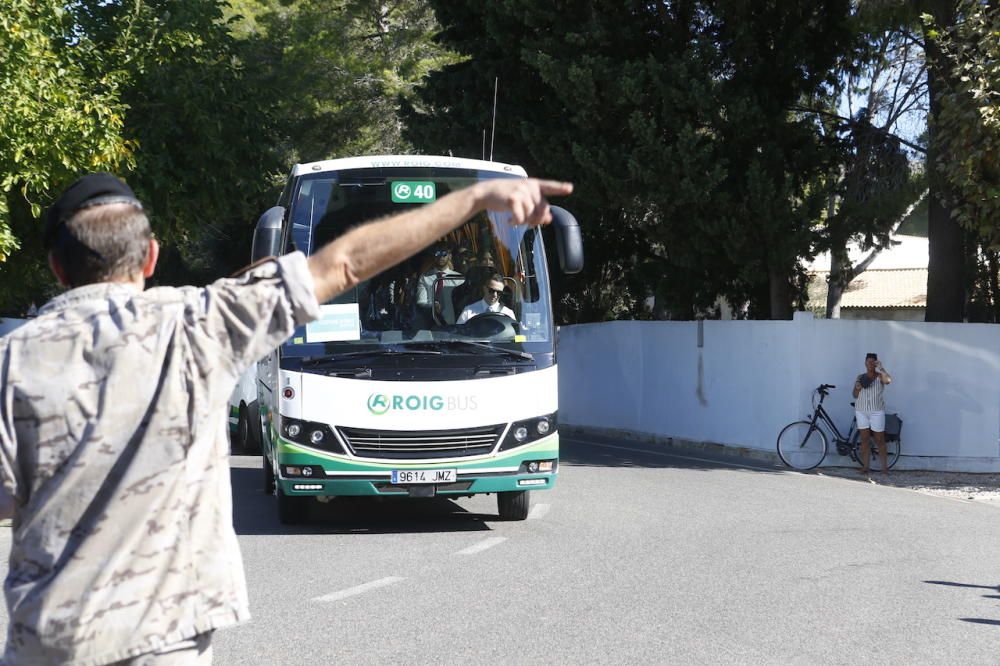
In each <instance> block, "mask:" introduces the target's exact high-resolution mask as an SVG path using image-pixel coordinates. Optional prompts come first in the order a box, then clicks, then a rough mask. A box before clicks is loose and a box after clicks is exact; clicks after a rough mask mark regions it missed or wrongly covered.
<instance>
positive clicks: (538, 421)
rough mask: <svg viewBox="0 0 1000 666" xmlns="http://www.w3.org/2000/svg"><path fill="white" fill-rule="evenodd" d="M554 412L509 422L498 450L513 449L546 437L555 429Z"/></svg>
mask: <svg viewBox="0 0 1000 666" xmlns="http://www.w3.org/2000/svg"><path fill="white" fill-rule="evenodd" d="M556 414H557V412H553V413H551V414H545V415H544V416H536V417H534V418H530V419H524V420H523V421H515V422H514V423H511V424H510V428H509V429H508V430H507V436H506V437H505V438H504V440H503V443H502V444H501V445H500V451H506V450H508V449H513V448H515V447H517V446H523V445H524V444H530V443H531V442H534V441H536V440H539V439H541V438H542V437H547V436H549V435H551V434H552V433H554V432H555V431H556Z"/></svg>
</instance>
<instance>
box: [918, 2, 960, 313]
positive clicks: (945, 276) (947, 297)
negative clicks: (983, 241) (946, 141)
mask: <svg viewBox="0 0 1000 666" xmlns="http://www.w3.org/2000/svg"><path fill="white" fill-rule="evenodd" d="M954 4H955V3H954V2H949V1H948V0H927V2H926V6H927V9H928V11H929V12H930V13H931V15H932V16H933V17H934V20H935V22H936V23H937V24H938V25H939V26H942V27H950V26H952V25H953V24H954V22H955V8H954ZM924 43H925V50H926V58H927V91H928V100H929V102H930V112H929V117H928V123H927V127H928V137H929V142H928V148H927V181H928V186H929V187H930V194H929V198H928V201H927V204H928V205H927V243H928V255H929V256H928V261H927V311H926V314H925V317H924V318H925V320H926V321H963V320H964V318H965V243H964V240H965V235H964V233H963V231H962V228H961V227H960V226H959V224H958V222H957V221H956V220H955V219H954V218H952V216H951V210H950V208H949V207H948V206H947V204H946V203H945V201H944V195H945V189H944V178H943V177H942V174H941V173H940V172H939V170H938V166H937V157H938V155H939V154H940V147H939V146H938V143H937V141H936V139H935V128H934V125H935V118H936V117H937V114H938V112H939V111H940V108H941V95H942V93H943V92H944V90H945V88H946V86H947V80H948V73H947V69H946V68H947V67H948V63H947V62H946V60H945V59H944V57H943V56H942V54H941V49H940V48H939V47H938V46H937V44H936V43H935V41H934V40H933V39H928V38H926V37H925V39H924Z"/></svg>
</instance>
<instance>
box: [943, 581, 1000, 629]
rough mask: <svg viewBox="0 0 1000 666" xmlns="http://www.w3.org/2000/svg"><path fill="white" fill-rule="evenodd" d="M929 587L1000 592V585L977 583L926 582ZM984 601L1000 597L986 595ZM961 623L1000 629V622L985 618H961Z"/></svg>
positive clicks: (999, 597)
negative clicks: (941, 586) (937, 586)
mask: <svg viewBox="0 0 1000 666" xmlns="http://www.w3.org/2000/svg"><path fill="white" fill-rule="evenodd" d="M924 582H925V583H927V584H928V585H943V586H945V587H964V588H972V589H975V590H989V591H990V592H1000V585H978V584H976V583H956V582H954V581H950V580H925V581H924ZM982 596H983V599H1000V596H998V595H995V594H984V595H982ZM958 620H959V621H960V622H969V623H971V624H987V625H990V626H995V627H1000V620H991V619H988V618H983V617H960V618H958Z"/></svg>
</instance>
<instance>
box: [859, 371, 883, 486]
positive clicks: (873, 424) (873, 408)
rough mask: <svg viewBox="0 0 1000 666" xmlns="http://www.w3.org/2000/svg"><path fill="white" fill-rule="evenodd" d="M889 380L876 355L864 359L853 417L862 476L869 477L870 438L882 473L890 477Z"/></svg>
mask: <svg viewBox="0 0 1000 666" xmlns="http://www.w3.org/2000/svg"><path fill="white" fill-rule="evenodd" d="M891 383H892V377H891V376H890V375H889V373H888V372H886V370H885V368H883V367H882V362H881V361H879V360H878V354H874V353H869V354H866V355H865V371H864V372H863V373H861V374H860V375H858V377H857V379H855V380H854V400H855V402H854V416H855V418H856V419H857V421H858V433H859V434H860V435H861V472H862V473H863V474H868V462H869V460H870V458H871V447H870V443H871V438H872V436H874V438H875V443H876V444H878V452H879V459H880V461H881V463H882V473H883V474H888V473H889V456H888V449H886V446H885V396H884V392H885V386H886V384H891Z"/></svg>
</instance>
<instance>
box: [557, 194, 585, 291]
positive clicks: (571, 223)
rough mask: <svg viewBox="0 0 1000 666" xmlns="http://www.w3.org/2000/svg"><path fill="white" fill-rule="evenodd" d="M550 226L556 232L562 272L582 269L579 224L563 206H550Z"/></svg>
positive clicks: (581, 239) (573, 271)
mask: <svg viewBox="0 0 1000 666" xmlns="http://www.w3.org/2000/svg"><path fill="white" fill-rule="evenodd" d="M550 208H551V210H552V226H553V227H554V228H555V232H556V249H557V250H558V252H559V266H560V268H562V271H563V273H570V274H572V273H579V272H580V271H581V270H583V234H582V233H581V231H580V224H579V223H578V222H577V221H576V218H575V217H573V215H572V213H570V212H569V211H568V210H566V209H565V208H560V207H559V206H551V207H550Z"/></svg>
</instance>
